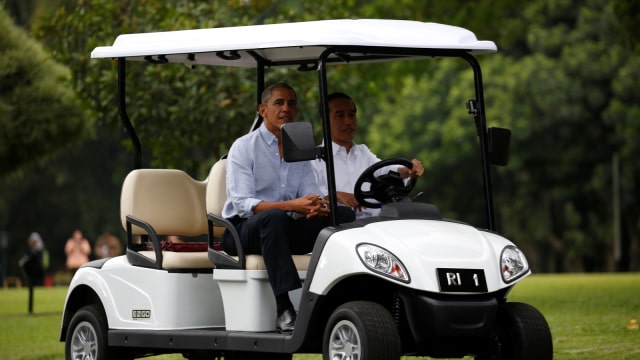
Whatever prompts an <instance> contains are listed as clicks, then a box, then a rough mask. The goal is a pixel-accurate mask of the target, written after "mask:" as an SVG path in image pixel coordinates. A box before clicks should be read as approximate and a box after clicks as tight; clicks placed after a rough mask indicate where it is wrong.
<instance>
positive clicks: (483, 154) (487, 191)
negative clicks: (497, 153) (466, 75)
mask: <svg viewBox="0 0 640 360" xmlns="http://www.w3.org/2000/svg"><path fill="white" fill-rule="evenodd" d="M462 57H463V58H464V59H465V60H466V61H467V62H468V63H469V64H470V65H471V68H472V69H473V80H474V85H475V91H476V101H475V104H474V105H475V108H474V109H471V108H470V109H469V112H470V113H472V114H473V118H474V120H475V122H476V129H477V133H478V138H479V139H480V149H481V151H480V161H481V163H482V179H483V181H484V197H485V204H486V209H485V210H486V216H487V228H488V229H489V230H492V231H497V229H496V222H495V213H494V208H493V191H492V185H491V167H490V164H489V147H488V144H487V120H486V118H485V115H484V91H483V89H482V72H481V70H480V64H479V63H478V60H477V59H476V58H475V57H473V55H471V54H469V53H465V54H464V55H463V56H462Z"/></svg>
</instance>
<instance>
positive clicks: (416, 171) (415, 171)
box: [409, 159, 424, 178]
mask: <svg viewBox="0 0 640 360" xmlns="http://www.w3.org/2000/svg"><path fill="white" fill-rule="evenodd" d="M411 163H412V164H413V168H412V169H411V171H410V172H409V176H411V177H414V178H415V177H418V176H422V174H423V173H424V167H422V163H421V162H420V160H418V159H413V160H411Z"/></svg>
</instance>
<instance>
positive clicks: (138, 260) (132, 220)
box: [126, 215, 162, 269]
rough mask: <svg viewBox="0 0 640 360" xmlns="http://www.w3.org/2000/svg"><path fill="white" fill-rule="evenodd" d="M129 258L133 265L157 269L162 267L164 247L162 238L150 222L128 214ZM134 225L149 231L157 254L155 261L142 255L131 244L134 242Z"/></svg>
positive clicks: (148, 233) (148, 234)
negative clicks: (160, 238)
mask: <svg viewBox="0 0 640 360" xmlns="http://www.w3.org/2000/svg"><path fill="white" fill-rule="evenodd" d="M126 222H127V260H129V263H130V264H131V265H137V266H143V267H150V268H155V269H162V247H161V246H160V240H159V239H158V235H157V234H156V231H155V229H154V228H153V226H151V224H149V223H148V222H146V221H144V220H141V219H138V218H136V217H134V216H131V215H127V216H126ZM132 224H133V225H136V226H139V227H141V228H142V229H144V230H145V231H146V232H147V236H148V237H149V239H151V244H152V245H153V252H154V253H155V255H156V259H155V261H153V260H151V259H149V258H148V257H146V256H143V255H140V254H139V253H138V252H137V251H135V250H133V249H132V247H131V245H132V244H133V232H132V231H131V227H132Z"/></svg>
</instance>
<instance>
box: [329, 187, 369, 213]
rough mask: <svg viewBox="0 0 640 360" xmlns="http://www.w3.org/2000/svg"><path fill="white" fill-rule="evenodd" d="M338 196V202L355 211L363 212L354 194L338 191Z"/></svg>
mask: <svg viewBox="0 0 640 360" xmlns="http://www.w3.org/2000/svg"><path fill="white" fill-rule="evenodd" d="M336 195H337V197H338V202H339V203H341V204H343V205H346V206H348V207H350V208H351V209H353V210H354V211H362V208H363V207H362V205H360V203H359V202H358V200H356V197H355V196H354V195H353V194H350V193H346V192H342V191H336Z"/></svg>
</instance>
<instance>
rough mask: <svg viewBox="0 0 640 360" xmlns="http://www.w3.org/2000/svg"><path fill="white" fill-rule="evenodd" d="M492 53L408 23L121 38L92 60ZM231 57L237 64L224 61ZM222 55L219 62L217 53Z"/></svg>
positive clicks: (471, 41)
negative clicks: (353, 51) (348, 50)
mask: <svg viewBox="0 0 640 360" xmlns="http://www.w3.org/2000/svg"><path fill="white" fill-rule="evenodd" d="M343 45H350V46H366V47H387V48H396V49H401V48H407V49H434V50H464V51H469V52H471V53H474V54H478V53H488V52H495V51H496V50H497V48H496V45H495V43H494V42H493V41H479V40H478V39H477V38H476V36H475V34H474V33H473V32H471V31H469V30H467V29H464V28H460V27H456V26H450V25H443V24H437V23H428V22H427V23H425V22H419V21H410V20H378V19H362V20H320V21H309V22H298V23H283V24H269V25H250V26H237V27H223V28H211V29H198V30H179V31H166V32H154V33H140V34H126V35H120V36H118V38H117V39H116V41H115V42H114V43H113V45H112V46H101V47H97V48H95V49H94V50H93V52H92V53H91V57H92V58H120V57H125V58H128V59H130V60H143V59H144V57H145V56H151V57H152V59H153V60H158V56H163V58H161V60H163V61H164V58H166V60H167V61H168V62H180V63H185V64H209V65H223V66H245V67H255V66H256V59H255V57H254V56H252V55H250V52H255V55H257V56H259V57H262V58H264V59H266V60H268V61H274V62H281V61H282V62H304V61H312V60H316V59H318V58H319V56H320V54H321V53H322V52H323V51H324V50H325V49H326V48H327V47H328V46H343ZM232 51H236V52H237V55H239V56H240V58H239V59H233V60H229V58H227V59H225V58H224V55H231V54H232V53H231V52H232ZM220 52H223V53H222V55H223V56H219V55H216V53H218V54H219V53H220Z"/></svg>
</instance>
